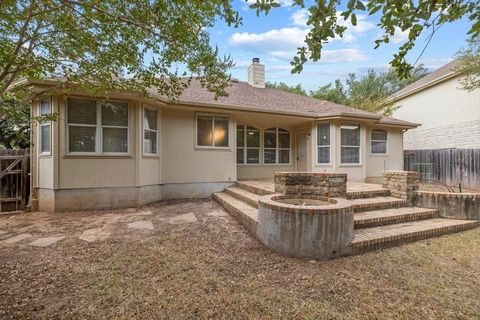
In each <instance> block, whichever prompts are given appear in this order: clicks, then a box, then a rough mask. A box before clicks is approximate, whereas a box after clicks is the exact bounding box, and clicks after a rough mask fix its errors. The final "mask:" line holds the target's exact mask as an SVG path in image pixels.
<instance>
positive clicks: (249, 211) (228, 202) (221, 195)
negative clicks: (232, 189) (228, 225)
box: [213, 191, 258, 236]
mask: <svg viewBox="0 0 480 320" xmlns="http://www.w3.org/2000/svg"><path fill="white" fill-rule="evenodd" d="M213 199H215V201H217V202H218V203H219V204H220V205H221V206H222V207H223V208H224V209H225V210H227V211H228V212H230V213H231V214H232V215H233V216H234V217H236V218H237V219H238V220H239V221H240V223H241V224H243V226H244V227H245V228H247V229H248V231H250V232H251V233H252V234H253V235H255V236H256V234H257V223H258V209H257V208H255V207H252V206H251V205H249V204H248V203H246V202H244V201H242V200H240V199H237V198H235V197H233V196H232V195H231V194H228V193H227V192H225V191H222V192H216V193H214V194H213Z"/></svg>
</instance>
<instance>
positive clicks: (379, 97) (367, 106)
mask: <svg viewBox="0 0 480 320" xmlns="http://www.w3.org/2000/svg"><path fill="white" fill-rule="evenodd" d="M427 73H428V72H427V69H426V68H424V67H423V65H420V66H418V67H416V68H415V69H414V70H413V71H412V72H411V76H410V77H409V78H407V79H401V78H400V77H399V76H398V74H397V73H396V72H395V71H394V70H393V69H389V70H388V71H386V72H376V71H375V70H373V69H370V70H368V71H367V73H366V74H365V75H364V76H362V77H360V78H358V77H357V75H356V74H354V73H351V74H349V75H348V78H347V80H346V81H345V86H344V85H343V84H342V81H340V79H337V80H335V83H329V84H327V85H325V86H322V87H319V88H318V89H317V90H314V91H310V93H309V94H308V95H309V96H311V97H313V98H316V99H320V100H326V101H330V102H334V103H338V104H343V105H346V106H350V107H353V108H356V109H360V110H365V111H369V112H375V113H378V114H383V115H385V116H391V115H392V113H393V112H394V111H395V110H396V108H397V106H395V105H394V104H393V103H389V102H388V100H387V98H388V97H389V96H390V95H391V94H393V93H395V92H397V91H398V90H400V89H402V88H404V87H406V86H407V85H409V84H411V83H413V82H415V81H417V80H418V79H420V78H421V77H423V76H425V75H426V74H427ZM280 84H281V85H276V86H275V88H277V89H281V90H285V91H289V92H294V93H297V92H305V90H304V89H303V88H302V87H301V85H296V86H288V85H287V84H285V83H280Z"/></svg>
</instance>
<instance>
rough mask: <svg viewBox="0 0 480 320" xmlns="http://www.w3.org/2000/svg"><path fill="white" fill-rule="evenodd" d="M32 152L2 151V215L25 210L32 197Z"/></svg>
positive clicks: (23, 150) (0, 158)
mask: <svg viewBox="0 0 480 320" xmlns="http://www.w3.org/2000/svg"><path fill="white" fill-rule="evenodd" d="M29 173H30V150H29V149H18V150H0V213H1V212H12V211H22V210H25V208H26V206H27V204H28V198H29V196H30V174H29Z"/></svg>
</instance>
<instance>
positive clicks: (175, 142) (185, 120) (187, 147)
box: [161, 107, 236, 183]
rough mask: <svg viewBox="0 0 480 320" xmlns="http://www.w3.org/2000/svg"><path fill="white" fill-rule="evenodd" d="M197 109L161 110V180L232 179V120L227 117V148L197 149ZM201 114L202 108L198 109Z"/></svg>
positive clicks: (233, 126)
mask: <svg viewBox="0 0 480 320" xmlns="http://www.w3.org/2000/svg"><path fill="white" fill-rule="evenodd" d="M199 111H201V110H191V109H190V110H188V109H182V108H179V107H168V108H165V109H164V110H163V111H162V122H161V132H162V139H161V153H162V177H163V183H190V182H226V181H235V180H236V174H235V172H236V170H235V126H236V125H235V120H234V117H233V116H232V115H231V114H229V113H225V112H217V113H215V114H222V115H227V116H230V124H229V146H230V147H229V148H228V149H208V148H197V147H196V146H195V145H196V136H195V135H196V114H197V112H199ZM201 112H202V113H205V111H201Z"/></svg>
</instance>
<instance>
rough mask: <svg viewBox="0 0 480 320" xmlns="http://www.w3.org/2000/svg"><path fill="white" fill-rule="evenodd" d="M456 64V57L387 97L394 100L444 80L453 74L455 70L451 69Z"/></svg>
mask: <svg viewBox="0 0 480 320" xmlns="http://www.w3.org/2000/svg"><path fill="white" fill-rule="evenodd" d="M457 65H458V59H456V60H453V61H450V62H449V63H447V64H446V65H444V66H443V67H440V68H438V69H437V70H435V71H434V72H432V73H429V74H427V75H426V76H424V77H422V78H420V79H418V80H417V81H415V82H414V83H411V84H409V85H408V86H406V87H405V88H403V89H402V90H399V91H397V92H395V93H394V94H392V95H391V96H390V97H389V100H390V101H392V100H393V101H396V100H398V99H400V98H403V97H406V96H409V95H411V94H413V93H415V92H418V91H419V90H422V89H423V88H426V87H429V86H431V85H433V84H435V83H439V82H441V80H446V79H449V78H450V77H452V76H454V75H455V72H454V71H453V69H454V68H455V66H457Z"/></svg>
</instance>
